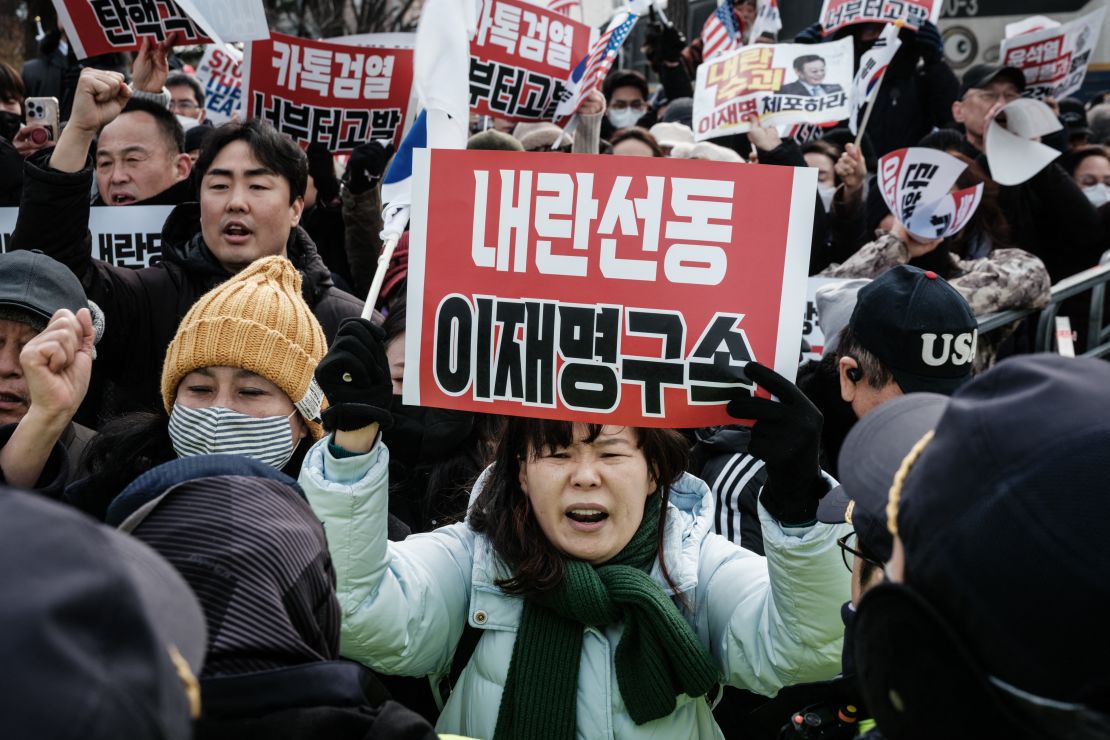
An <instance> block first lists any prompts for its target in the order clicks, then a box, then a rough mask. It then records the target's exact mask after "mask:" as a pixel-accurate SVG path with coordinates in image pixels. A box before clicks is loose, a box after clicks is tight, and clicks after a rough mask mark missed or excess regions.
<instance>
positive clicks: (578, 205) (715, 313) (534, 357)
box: [404, 149, 817, 427]
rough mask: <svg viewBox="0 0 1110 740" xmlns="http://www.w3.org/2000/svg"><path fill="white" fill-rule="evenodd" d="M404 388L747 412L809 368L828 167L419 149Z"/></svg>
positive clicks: (632, 418)
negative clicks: (808, 310)
mask: <svg viewBox="0 0 1110 740" xmlns="http://www.w3.org/2000/svg"><path fill="white" fill-rule="evenodd" d="M414 163H415V167H414V180H415V185H414V195H415V197H414V198H413V211H412V232H411V241H410V245H409V272H408V291H409V292H408V302H407V309H406V310H407V322H408V323H407V333H406V340H405V378H404V401H405V403H406V404H415V405H421V406H436V407H443V408H454V409H465V410H469V411H480V412H487V413H494V414H510V415H516V416H534V417H541V418H552V419H566V420H572V421H583V422H600V423H612V424H630V425H634V426H669V427H699V426H707V425H713V424H721V423H728V422H730V421H731V422H734V421H735V420H733V419H731V417H729V416H728V414H727V412H726V410H725V405H726V404H727V402H728V400H729V399H731V398H734V397H736V396H737V395H738V394H743V393H746V392H751V390H752V388H753V386H752V384H751V382H750V381H748V380H747V378H746V377H745V376H744V375H743V367H744V365H745V364H746V363H747V362H748V361H749V360H753V359H754V360H756V361H758V362H761V363H763V364H765V365H768V366H771V367H774V368H775V369H776V370H778V372H780V373H782V374H783V375H785V376H786V377H788V378H793V377H794V374H795V371H796V369H797V365H798V350H799V347H800V342H801V329H802V327H801V325H800V323H801V322H799V321H798V317H799V316H800V315H801V314H802V311H803V310H804V306H805V291H806V274H807V272H808V267H809V244H810V237H811V233H812V228H813V199H814V197H815V192H816V184H817V183H816V176H815V173H814V171H812V170H809V169H806V168H801V167H797V168H794V167H770V166H760V165H745V166H742V167H738V166H736V165H734V164H727V163H721V162H706V161H697V160H674V159H652V158H643V159H641V158H639V157H606V156H597V155H569V154H546V153H527V154H525V153H513V152H499V151H475V152H468V151H457V150H440V149H434V150H427V149H419V150H416V152H415V157H414Z"/></svg>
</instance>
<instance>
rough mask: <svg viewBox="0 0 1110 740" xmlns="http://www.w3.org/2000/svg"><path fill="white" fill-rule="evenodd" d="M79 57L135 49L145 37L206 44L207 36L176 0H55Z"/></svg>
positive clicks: (62, 23) (179, 42) (63, 26)
mask: <svg viewBox="0 0 1110 740" xmlns="http://www.w3.org/2000/svg"><path fill="white" fill-rule="evenodd" d="M53 3H54V9H55V10H56V11H57V12H58V21H59V22H60V23H61V25H62V28H64V29H65V31H66V37H67V38H68V39H69V43H70V44H71V45H72V46H73V53H74V54H76V55H77V58H78V59H87V58H88V57H92V56H98V55H100V54H108V53H111V52H119V51H136V50H138V48H139V46H140V45H141V44H142V41H143V39H145V38H153V39H156V40H157V41H165V40H166V38H167V37H168V36H169V35H170V34H172V33H176V34H178V38H177V43H178V44H181V45H184V44H206V43H208V42H209V39H208V37H207V36H205V35H204V32H203V31H202V30H201V29H200V27H199V26H198V25H197V24H196V23H195V22H193V20H192V19H191V18H189V16H188V15H186V13H185V11H184V10H182V9H181V6H180V5H178V4H177V3H176V2H174V0H53Z"/></svg>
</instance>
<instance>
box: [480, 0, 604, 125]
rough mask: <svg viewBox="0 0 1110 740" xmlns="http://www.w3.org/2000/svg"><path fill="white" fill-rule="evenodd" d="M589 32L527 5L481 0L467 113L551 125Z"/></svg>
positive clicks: (520, 0)
mask: <svg viewBox="0 0 1110 740" xmlns="http://www.w3.org/2000/svg"><path fill="white" fill-rule="evenodd" d="M592 32H593V29H591V28H590V27H589V26H587V25H586V24H585V23H579V22H578V21H573V20H571V19H570V18H568V17H566V16H565V15H562V14H560V13H557V12H554V11H551V10H548V9H546V8H542V7H539V6H537V5H534V4H533V3H531V2H528V0H484V1H483V2H482V7H481V12H480V15H479V17H478V32H477V34H476V35H475V37H474V39H473V40H471V42H470V110H471V111H472V112H474V113H477V114H478V115H481V116H496V117H498V118H503V119H505V120H508V121H550V120H551V118H552V116H554V115H555V107H556V106H557V105H558V101H559V100H560V99H561V98H562V96H563V91H564V90H565V89H566V85H567V78H568V77H569V76H570V72H571V70H572V69H573V68H574V66H575V65H576V64H578V62H579V61H580V60H582V59H583V58H584V57H585V56H586V54H587V53H588V52H589V49H590V40H591V33H592Z"/></svg>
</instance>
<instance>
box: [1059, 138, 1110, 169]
mask: <svg viewBox="0 0 1110 740" xmlns="http://www.w3.org/2000/svg"><path fill="white" fill-rule="evenodd" d="M1088 157H1102V158H1103V159H1110V150H1107V148H1106V147H1104V146H1099V145H1098V144H1092V145H1091V146H1085V147H1080V148H1079V149H1073V150H1071V151H1070V152H1067V153H1065V154H1064V156H1062V157H1060V166H1061V167H1063V168H1064V171H1065V172H1067V173H1068V174H1069V175H1072V176H1074V175H1075V171H1076V170H1077V169H1079V165H1080V164H1082V163H1083V160H1085V159H1087V158H1088Z"/></svg>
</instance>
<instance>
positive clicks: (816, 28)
mask: <svg viewBox="0 0 1110 740" xmlns="http://www.w3.org/2000/svg"><path fill="white" fill-rule="evenodd" d="M824 40H825V32H824V31H823V30H822V29H821V23H820V21H818V22H817V23H814V24H813V25H810V26H806V27H805V28H803V29H802V30H801V32H800V33H799V34H798V35H797V36H795V37H794V41H793V43H795V44H820V43H822V42H823V41H824Z"/></svg>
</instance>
